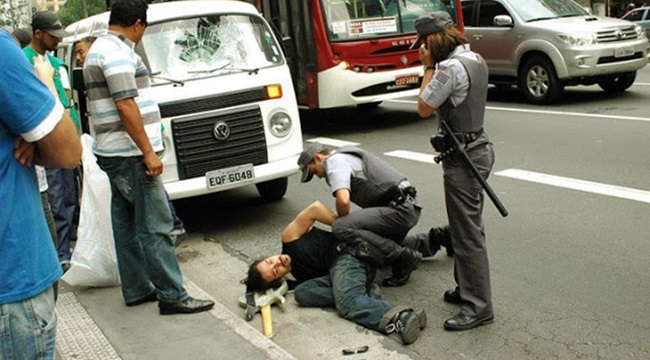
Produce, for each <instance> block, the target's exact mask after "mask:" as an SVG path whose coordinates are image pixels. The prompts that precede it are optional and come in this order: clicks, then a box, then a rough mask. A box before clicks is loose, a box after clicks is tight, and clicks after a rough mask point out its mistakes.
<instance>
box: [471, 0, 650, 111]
mask: <svg viewBox="0 0 650 360" xmlns="http://www.w3.org/2000/svg"><path fill="white" fill-rule="evenodd" d="M462 5H463V18H464V24H465V35H466V36H467V40H468V41H469V42H470V45H471V47H472V50H474V51H476V52H478V53H479V54H481V55H482V56H483V57H484V58H485V60H486V61H487V64H488V68H489V71H490V82H491V83H492V84H494V85H496V86H497V87H505V86H508V87H509V86H511V85H518V86H519V87H520V88H521V89H522V90H523V91H524V94H525V95H526V98H527V99H528V101H529V102H531V103H534V104H551V103H554V102H555V101H557V100H558V99H559V98H560V97H561V96H562V92H563V90H564V86H567V85H592V84H598V85H599V86H600V87H601V88H602V89H603V90H605V91H607V92H622V91H625V90H626V89H627V88H629V87H630V86H632V84H633V83H634V79H635V78H636V72H637V70H639V69H641V68H642V67H644V66H645V65H646V64H647V63H648V59H649V53H650V42H648V39H647V38H646V35H645V32H644V30H643V29H642V28H641V27H640V26H638V25H635V24H633V23H631V22H629V21H625V20H620V19H614V18H606V17H598V16H594V15H591V14H589V13H588V12H587V11H586V10H585V9H584V8H583V7H582V6H580V5H578V4H577V3H575V2H573V1H572V0H463V1H462Z"/></svg>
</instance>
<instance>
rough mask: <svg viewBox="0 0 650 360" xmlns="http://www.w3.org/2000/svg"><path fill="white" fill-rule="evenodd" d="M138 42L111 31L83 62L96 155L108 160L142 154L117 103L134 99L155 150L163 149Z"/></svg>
mask: <svg viewBox="0 0 650 360" xmlns="http://www.w3.org/2000/svg"><path fill="white" fill-rule="evenodd" d="M134 47H135V43H134V42H132V41H131V40H129V39H127V38H125V37H124V36H122V35H120V34H118V33H116V32H113V31H109V32H108V33H107V34H105V35H103V36H100V37H99V38H97V40H95V42H94V43H93V45H92V47H91V48H90V51H89V53H88V55H87V57H86V61H85V62H84V68H83V74H84V82H85V84H86V90H87V92H88V107H89V109H90V115H91V118H90V119H91V122H90V123H91V133H92V135H93V136H94V138H95V143H94V147H93V152H94V153H95V154H97V155H101V156H107V157H117V156H122V157H127V156H138V155H142V152H141V151H140V149H139V148H138V146H137V145H136V144H135V142H134V141H133V140H132V139H131V137H130V136H129V134H128V133H127V132H126V130H125V129H124V127H123V126H122V122H121V120H120V116H119V114H118V112H117V108H116V107H115V102H116V101H118V100H123V99H129V98H135V101H136V103H137V104H138V108H139V109H140V115H141V116H142V121H143V124H144V129H145V131H146V133H147V135H148V137H149V142H151V146H152V147H153V150H154V151H156V152H158V151H162V150H163V142H162V134H161V126H160V109H159V108H158V103H157V102H156V100H155V99H154V98H153V94H152V91H151V86H150V84H149V73H148V72H147V68H146V67H145V65H144V62H143V61H142V59H141V58H140V56H139V55H138V54H136V53H135V51H134Z"/></svg>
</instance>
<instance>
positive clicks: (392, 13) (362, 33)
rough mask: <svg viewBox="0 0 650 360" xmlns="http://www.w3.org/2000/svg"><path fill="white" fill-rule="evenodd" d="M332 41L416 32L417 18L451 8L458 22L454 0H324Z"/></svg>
mask: <svg viewBox="0 0 650 360" xmlns="http://www.w3.org/2000/svg"><path fill="white" fill-rule="evenodd" d="M321 3H322V8H323V12H324V15H325V23H326V25H327V28H328V32H329V37H330V40H332V41H345V40H362V39H372V38H377V37H382V36H394V35H402V34H414V33H415V27H414V25H413V23H414V22H415V19H417V18H418V17H420V16H421V15H423V14H427V13H430V12H432V11H447V12H448V13H449V14H450V15H451V18H452V19H454V23H455V24H457V21H456V20H457V19H456V8H455V2H454V1H453V0H321Z"/></svg>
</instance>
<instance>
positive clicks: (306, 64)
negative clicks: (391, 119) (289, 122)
mask: <svg viewBox="0 0 650 360" xmlns="http://www.w3.org/2000/svg"><path fill="white" fill-rule="evenodd" d="M249 2H252V3H256V5H257V6H258V9H259V10H260V11H261V12H262V14H263V15H264V17H265V18H266V19H267V21H269V23H271V24H272V25H273V26H275V28H276V30H277V31H278V32H279V35H280V36H281V37H282V38H287V39H289V41H288V44H289V45H290V46H291V47H293V49H291V51H289V54H291V55H292V56H291V57H290V58H289V59H288V61H289V67H290V68H291V72H292V74H291V75H292V77H293V82H294V88H295V90H296V95H297V98H298V104H299V106H300V108H303V109H318V108H321V109H326V108H334V107H341V106H349V105H358V106H363V107H374V106H376V105H378V104H379V103H381V102H382V101H384V100H388V99H394V98H398V97H403V96H407V95H414V94H417V93H418V89H419V84H420V82H421V79H422V75H423V70H422V66H421V65H422V64H421V63H420V59H419V56H418V52H417V49H416V50H409V47H410V46H411V44H412V43H413V42H414V41H415V39H416V35H415V28H414V25H413V22H414V21H415V19H417V18H418V17H419V16H420V15H422V14H426V13H429V12H432V11H437V10H443V11H447V12H449V13H450V15H451V17H452V19H454V22H455V24H456V26H457V27H458V28H459V29H460V30H461V31H463V17H462V7H461V4H460V0H249Z"/></svg>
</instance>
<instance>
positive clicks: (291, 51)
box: [282, 36, 296, 58]
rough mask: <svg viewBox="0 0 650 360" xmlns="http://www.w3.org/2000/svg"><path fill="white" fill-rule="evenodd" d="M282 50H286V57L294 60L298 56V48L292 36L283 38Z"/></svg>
mask: <svg viewBox="0 0 650 360" xmlns="http://www.w3.org/2000/svg"><path fill="white" fill-rule="evenodd" d="M282 48H283V49H284V57H286V58H292V57H294V56H295V55H296V47H295V45H294V43H293V39H291V37H290V36H285V37H283V38H282Z"/></svg>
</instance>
